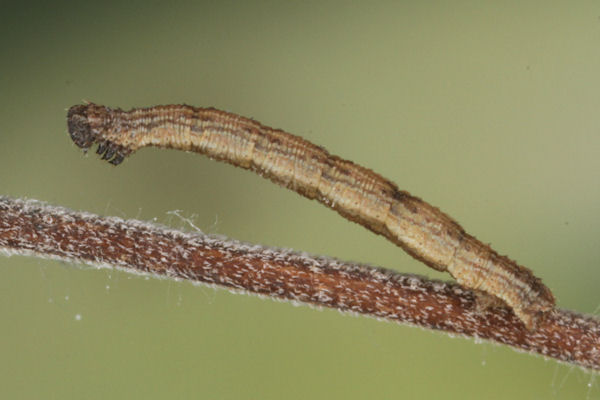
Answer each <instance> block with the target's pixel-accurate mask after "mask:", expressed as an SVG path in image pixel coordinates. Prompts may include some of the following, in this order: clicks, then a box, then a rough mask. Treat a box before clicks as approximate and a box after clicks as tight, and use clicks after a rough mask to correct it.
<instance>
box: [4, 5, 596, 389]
mask: <svg viewBox="0 0 600 400" xmlns="http://www.w3.org/2000/svg"><path fill="white" fill-rule="evenodd" d="M0 43H1V46H0V49H1V54H2V55H1V60H0V93H1V94H0V102H1V104H0V171H1V172H0V184H1V190H0V193H1V194H4V195H10V196H14V197H27V198H35V199H40V200H43V201H47V202H50V203H52V204H56V205H63V206H66V207H70V208H73V209H77V210H87V211H90V212H95V213H99V214H103V215H117V216H121V217H125V218H139V219H143V220H156V221H158V222H160V223H164V224H168V225H170V226H173V227H177V228H184V229H190V227H189V226H187V225H186V224H185V223H184V222H183V221H182V220H181V219H179V218H177V217H176V216H173V215H170V214H168V211H172V210H182V211H181V214H182V215H183V216H185V217H188V218H191V219H192V220H193V222H194V223H195V224H196V225H197V226H198V227H200V228H201V229H202V230H203V231H204V232H207V233H214V234H223V235H227V236H229V237H232V238H236V239H239V240H244V241H248V242H253V243H261V244H266V245H270V246H280V247H288V248H294V249H297V250H302V251H307V252H310V253H314V254H323V255H329V256H334V257H338V258H341V259H344V260H354V261H360V262H366V263H371V264H374V265H378V266H384V267H388V268H392V269H395V270H398V271H405V272H412V273H419V274H426V275H428V276H431V277H436V278H440V277H441V278H443V279H449V278H448V276H446V275H443V274H437V273H435V272H434V271H432V270H430V269H428V268H426V267H425V266H423V265H422V264H420V263H418V262H416V261H415V260H413V259H411V258H410V257H409V256H407V255H406V254H405V253H403V252H402V251H401V250H400V249H399V248H397V247H395V246H394V245H391V244H389V243H388V242H387V241H386V240H384V239H383V238H381V237H376V236H374V235H373V234H371V233H370V232H367V231H366V230H365V229H363V228H361V227H359V226H358V225H354V224H352V223H350V222H347V221H346V220H344V219H342V218H340V217H339V216H338V215H337V214H335V213H334V212H331V211H330V210H327V209H325V208H324V207H322V206H320V205H318V204H317V203H316V202H311V201H308V200H306V199H304V198H301V197H300V196H298V195H296V194H295V193H292V192H289V191H286V190H284V189H281V188H279V187H276V186H274V185H273V184H271V183H270V182H268V181H266V180H263V179H262V178H260V177H258V176H256V175H254V174H252V173H250V172H247V171H243V170H240V169H236V168H233V167H231V166H228V165H225V164H221V163H216V162H213V161H210V160H208V159H206V158H204V157H201V156H198V155H194V154H184V153H181V152H175V151H160V150H155V149H144V150H142V151H140V152H138V153H137V154H135V155H134V156H133V157H132V158H130V159H128V160H127V161H125V162H124V163H123V165H121V166H119V167H118V168H114V167H112V166H110V165H109V164H107V163H105V162H101V161H99V160H98V159H97V157H96V156H94V155H93V154H92V155H90V156H87V157H86V156H84V155H83V154H82V152H81V151H80V150H79V149H77V148H76V147H75V146H74V145H73V144H72V142H71V141H70V139H69V137H68V135H67V133H66V125H65V114H66V109H67V108H68V107H69V106H71V105H73V104H76V103H80V102H81V101H82V100H84V99H85V100H90V101H94V102H97V103H100V104H106V105H110V106H113V107H122V108H130V107H138V106H149V105H156V104H166V103H188V104H193V105H197V106H214V107H218V108H221V109H225V110H229V111H233V112H236V113H239V114H242V115H245V116H250V117H253V118H255V119H257V120H259V121H261V122H263V123H265V124H267V125H271V126H274V127H280V128H284V129H286V130H287V131H289V132H293V133H295V134H299V135H302V136H304V137H306V138H307V139H309V140H311V141H313V142H314V143H317V144H320V145H323V146H325V147H326V148H328V149H329V150H330V151H331V152H332V153H334V154H338V155H340V156H342V157H344V158H348V159H351V160H353V161H355V162H358V163H360V164H363V165H365V166H368V167H370V168H373V169H374V170H375V171H377V172H379V173H381V174H383V175H384V176H386V177H388V178H390V179H392V180H393V181H395V182H397V183H398V185H399V186H400V187H401V188H403V189H406V190H408V191H410V192H412V193H413V194H416V195H418V196H420V197H423V198H424V199H425V200H427V201H429V202H430V203H432V204H434V205H438V206H440V207H441V208H442V209H443V210H444V211H446V212H448V213H449V214H450V215H452V216H453V217H455V218H456V219H457V220H458V221H460V222H461V223H462V224H463V226H464V227H465V228H466V229H467V230H468V231H470V232H471V233H473V234H475V235H476V236H477V237H479V238H480V239H481V240H483V241H485V242H490V243H492V245H493V246H494V247H495V248H496V249H497V250H498V251H499V252H501V253H503V254H509V255H510V256H511V258H514V259H516V260H518V261H519V262H520V263H522V264H523V265H526V266H528V267H529V268H532V269H533V270H534V271H535V272H536V274H537V275H539V276H541V277H543V279H544V282H545V283H546V284H547V285H548V286H549V287H550V288H552V290H553V291H554V293H555V295H556V297H557V299H558V305H559V306H560V307H563V308H569V309H575V310H578V311H581V312H585V313H596V314H598V306H599V304H600V293H599V290H598V286H599V283H600V270H599V269H598V261H599V260H600V250H599V248H600V246H599V245H600V242H599V239H598V237H599V235H598V234H599V232H600V185H599V184H598V181H599V178H600V112H599V106H600V90H599V88H600V3H598V2H597V1H589V2H566V1H565V2H551V4H550V3H547V2H540V1H533V2H520V1H514V2H479V1H472V2H389V3H375V2H356V3H351V2H323V1H318V2H301V3H300V2H228V1H221V2H205V3H201V2H192V3H188V4H186V3H180V2H164V1H133V2H127V3H125V2H114V3H112V4H111V3H110V2H97V4H94V5H92V4H91V3H88V2H72V3H67V2H38V3H25V2H23V3H19V4H18V5H16V4H11V3H8V4H7V3H6V2H3V3H2V12H1V14H0ZM0 315H1V316H2V318H3V320H4V321H5V322H4V324H3V326H2V329H1V331H0V332H1V333H0V339H1V340H0V357H1V358H2V362H1V363H0V397H2V398H23V399H27V398H29V399H33V398H61V399H64V398H89V399H96V398H97V399H106V398H112V399H120V398H141V397H145V398H199V397H203V398H222V399H275V398H277V399H281V398H283V399H306V398H345V399H350V398H357V399H359V398H442V397H443V398H446V399H454V398H462V399H465V398H488V399H493V398H511V399H520V398H523V399H532V398H560V399H562V398H565V399H566V398H585V397H586V396H590V397H591V398H594V397H595V398H598V397H600V388H599V386H598V381H597V380H596V381H594V380H593V379H592V376H591V375H590V374H588V373H585V372H583V371H581V370H579V369H577V368H571V367H568V366H564V365H560V364H558V363H556V362H554V361H547V360H544V359H542V358H540V357H534V356H529V355H527V354H522V353H517V352H515V351H513V350H510V349H508V348H506V347H502V346H495V345H491V344H487V343H483V344H480V343H475V342H473V341H471V340H464V339H452V338H450V337H448V336H446V335H443V334H439V333H432V332H430V331H425V330H421V329H415V328H411V327H407V326H401V325H397V324H392V323H385V322H379V321H376V320H374V319H369V318H362V317H361V318H355V317H349V316H345V315H341V314H339V313H338V312H336V311H331V310H322V311H318V310H315V309H311V308H308V307H293V306H292V305H291V304H288V303H280V302H273V301H268V300H262V299H258V298H256V297H250V296H244V295H233V294H230V293H229V292H227V291H223V290H215V289H212V288H206V287H194V286H192V285H190V284H188V283H181V282H169V281H165V280H155V279H145V278H143V277H138V276H130V275H128V274H125V273H122V272H115V271H110V270H95V269H92V268H89V267H83V268H82V267H81V266H72V265H67V264H65V263H61V262H56V261H48V260H40V259H33V258H25V257H11V258H6V257H0Z"/></svg>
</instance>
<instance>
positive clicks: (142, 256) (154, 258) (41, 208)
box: [0, 197, 600, 371]
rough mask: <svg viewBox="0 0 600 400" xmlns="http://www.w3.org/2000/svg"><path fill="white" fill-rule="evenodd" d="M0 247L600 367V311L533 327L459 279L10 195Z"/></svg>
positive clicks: (2, 204)
mask: <svg viewBox="0 0 600 400" xmlns="http://www.w3.org/2000/svg"><path fill="white" fill-rule="evenodd" d="M0 252H2V253H4V254H6V255H12V254H22V255H32V256H37V257H43V258H55V259H60V260H64V261H67V262H71V263H85V264H89V265H93V266H100V267H116V268H119V269H122V270H125V271H128V272H131V273H142V274H151V275H153V276H161V277H167V278H177V279H185V280H189V281H191V282H197V283H204V284H210V285H216V286H219V287H223V288H227V289H230V290H234V291H241V292H244V293H254V294H258V295H262V296H266V297H271V298H276V299H282V300H289V301H295V302H299V303H305V304H312V305H316V306H322V307H328V308H334V309H337V310H340V311H343V312H352V313H357V314H363V315H368V316H373V317H377V318H380V319H385V320H390V321H396V322H400V323H404V324H411V325H417V326H421V327H424V328H428V329H434V330H439V331H444V332H448V333H454V334H460V335H463V336H467V337H474V338H481V339H486V340H489V341H492V342H496V343H501V344H505V345H508V346H511V347H513V348H515V349H519V350H524V351H528V352H531V353H535V354H540V355H543V356H546V357H552V358H555V359H557V360H560V361H563V362H566V363H569V364H572V365H577V366H581V367H585V368H588V369H591V370H596V371H600V321H599V320H598V319H596V318H593V317H590V316H584V315H581V314H578V313H575V312H572V311H566V310H560V309H557V308H555V309H553V310H552V311H549V312H548V315H547V316H546V318H544V320H543V321H541V322H540V323H539V325H538V326H537V328H536V330H535V331H532V330H530V329H527V328H526V327H525V326H524V325H523V324H522V323H521V321H520V319H519V318H518V317H516V316H515V314H514V312H513V310H511V309H510V308H507V307H493V308H487V309H482V308H481V307H480V306H479V305H478V303H477V301H476V295H475V293H474V292H473V291H472V290H469V289H465V288H464V287H461V286H460V285H458V284H456V283H448V282H441V281H436V280H429V279H426V278H423V277H419V276H415V275H408V274H400V273H397V272H393V271H390V270H386V269H382V268H375V267H370V266H365V265H358V264H353V263H347V262H343V261H339V260H335V259H331V258H326V257H313V256H310V255H307V254H301V253H295V252H292V251H289V250H278V249H272V248H267V247H262V246H257V245H252V244H247V243H240V242H237V241H234V240H229V239H225V238H222V237H212V236H208V235H204V234H201V233H197V232H195V233H186V232H181V231H177V230H173V229H169V228H165V227H162V226H159V225H154V224H150V223H145V222H141V221H136V220H128V221H127V220H123V219H120V218H116V217H100V216H97V215H93V214H89V213H85V212H76V211H71V210H68V209H65V208H62V207H54V206H50V205H46V204H43V203H40V202H38V201H34V200H21V199H12V198H8V197H0Z"/></svg>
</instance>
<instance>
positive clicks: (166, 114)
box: [67, 103, 555, 329]
mask: <svg viewBox="0 0 600 400" xmlns="http://www.w3.org/2000/svg"><path fill="white" fill-rule="evenodd" d="M67 120H68V121H67V123H68V130H69V134H70V136H71V139H72V140H73V142H74V143H75V144H76V145H77V146H78V147H80V148H82V149H84V150H86V151H87V150H88V149H89V148H90V147H91V146H92V145H94V144H97V145H98V147H97V151H96V152H97V153H98V154H99V155H100V156H101V157H102V159H104V160H107V161H108V162H110V163H112V164H114V165H118V164H120V163H121V162H122V161H123V160H124V159H125V158H126V157H127V156H129V155H130V154H132V153H133V152H135V151H136V150H138V149H140V148H142V147H145V146H156V147H161V148H171V149H177V150H184V151H193V152H196V153H201V154H205V155H207V156H208V157H210V158H212V159H215V160H219V161H224V162H227V163H229V164H232V165H235V166H237V167H241V168H245V169H249V170H252V171H254V172H256V173H258V174H260V175H261V176H263V177H265V178H267V179H270V180H271V181H273V182H274V183H277V184H279V185H281V186H284V187H286V188H289V189H291V190H294V191H296V192H297V193H299V194H301V195H302V196H305V197H307V198H309V199H315V200H317V201H319V202H320V203H322V204H324V205H325V206H327V207H329V208H332V209H333V210H335V211H337V212H338V213H339V214H340V215H342V216H343V217H345V218H347V219H348V220H350V221H353V222H356V223H358V224H360V225H362V226H364V227H365V228H367V229H369V230H371V231H373V232H374V233H376V234H379V235H382V236H384V237H386V238H387V239H388V240H390V241H391V242H393V243H395V244H396V245H398V246H400V247H401V248H402V249H404V250H405V251H406V252H407V253H408V254H410V255H411V256H412V257H414V258H416V259H417V260H419V261H421V262H423V263H425V264H426V265H428V266H429V267H431V268H434V269H436V270H439V271H447V272H449V273H450V275H452V276H453V277H454V278H455V279H456V281H457V282H458V283H459V284H461V285H463V286H465V287H467V288H469V289H472V290H474V291H475V292H476V293H481V292H483V293H487V294H488V295H491V296H493V297H492V298H491V299H494V298H497V299H500V300H502V301H503V302H504V303H505V304H506V305H508V306H509V307H510V308H511V309H512V310H513V312H514V313H515V315H516V316H517V317H518V318H519V319H520V320H521V321H522V322H523V323H524V324H525V326H526V327H527V328H528V329H535V327H536V324H537V323H538V321H539V320H540V319H541V318H543V316H544V315H545V313H547V312H549V311H550V310H552V309H553V308H554V304H555V300H554V296H553V294H552V292H551V291H550V289H548V288H547V287H546V286H545V285H544V284H543V283H542V281H541V280H540V279H539V278H538V277H536V276H535V275H534V274H533V273H532V271H531V270H529V269H527V268H525V267H523V266H521V265H519V264H517V263H516V262H515V261H513V260H511V259H509V258H508V257H506V256H502V255H499V254H498V253H497V252H496V251H494V250H493V249H492V248H491V247H490V246H488V245H487V244H484V243H482V242H481V241H479V240H478V239H476V238H475V237H474V236H472V235H470V234H468V233H466V232H465V230H464V229H463V228H462V227H461V226H460V225H459V224H458V223H457V222H456V221H454V219H452V218H451V217H449V216H448V215H446V214H445V213H443V212H442V211H440V210H439V209H438V208H436V207H434V206H432V205H430V204H428V203H427V202H425V201H423V200H421V199H420V198H418V197H416V196H413V195H411V194H410V193H408V192H406V191H403V190H400V189H398V187H397V186H396V184H394V183H393V182H391V181H389V180H387V179H385V178H383V177H382V176H380V175H379V174H377V173H375V172H373V171H371V170H370V169H367V168H364V167H362V166H360V165H357V164H355V163H353V162H352V161H348V160H344V159H342V158H340V157H338V156H335V155H332V154H330V153H329V152H328V151H327V150H325V149H324V148H323V147H320V146H317V145H315V144H312V143H311V142H309V141H307V140H305V139H303V138H301V137H299V136H296V135H292V134H290V133H287V132H284V131H283V130H280V129H274V128H270V127H268V126H265V125H262V124H261V123H259V122H257V121H255V120H253V119H250V118H246V117H242V116H239V115H236V114H233V113H229V112H225V111H220V110H217V109H214V108H198V107H192V106H189V105H164V106H156V107H149V108H135V109H132V110H130V111H124V110H121V109H118V108H116V109H113V108H109V107H106V106H102V105H96V104H93V103H87V104H80V105H75V106H73V107H71V108H70V109H69V111H68V115H67ZM483 298H485V296H483ZM489 299H490V298H489V296H488V300H489ZM491 303H494V301H491ZM491 303H490V304H491Z"/></svg>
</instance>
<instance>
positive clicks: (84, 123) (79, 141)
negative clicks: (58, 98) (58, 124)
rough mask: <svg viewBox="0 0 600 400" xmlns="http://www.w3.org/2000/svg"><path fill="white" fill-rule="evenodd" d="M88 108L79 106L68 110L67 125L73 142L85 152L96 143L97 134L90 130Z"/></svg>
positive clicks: (82, 105)
mask: <svg viewBox="0 0 600 400" xmlns="http://www.w3.org/2000/svg"><path fill="white" fill-rule="evenodd" d="M87 112H88V106H87V105H85V104H79V105H76V106H73V107H71V108H69V113H68V114H67V124H68V126H69V134H70V135H71V139H72V140H73V142H74V143H75V144H76V145H77V146H79V147H80V148H82V149H84V150H87V149H89V148H90V147H91V146H92V144H94V142H95V141H96V136H97V134H96V133H95V132H94V131H93V130H92V129H91V127H90V123H89V121H88V116H87Z"/></svg>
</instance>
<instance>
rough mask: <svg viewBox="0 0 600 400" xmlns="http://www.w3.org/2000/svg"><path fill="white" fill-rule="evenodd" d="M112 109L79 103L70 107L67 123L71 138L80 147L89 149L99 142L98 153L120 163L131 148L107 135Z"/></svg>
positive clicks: (110, 160) (111, 161)
mask: <svg viewBox="0 0 600 400" xmlns="http://www.w3.org/2000/svg"><path fill="white" fill-rule="evenodd" d="M111 111H112V110H110V109H108V108H107V107H103V106H97V105H95V104H93V103H88V104H78V105H76V106H73V107H71V108H69V112H68V113H67V125H68V129H69V135H71V139H72V140H73V142H74V143H75V144H76V145H77V146H78V147H79V148H82V149H83V150H84V151H87V150H88V149H89V148H90V147H92V145H94V144H97V145H98V149H97V150H96V153H97V154H99V155H100V156H101V157H102V159H103V160H106V161H108V162H109V163H111V164H113V165H119V164H120V163H121V162H123V160H124V159H125V157H127V156H128V155H129V154H130V153H131V150H130V149H127V148H125V147H124V146H122V145H120V144H117V143H114V142H113V141H112V140H110V139H108V138H106V137H105V136H107V135H106V132H107V131H110V129H109V127H107V126H105V125H106V124H107V123H109V122H110V121H111V119H112V118H110V113H111ZM107 128H108V129H107Z"/></svg>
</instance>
